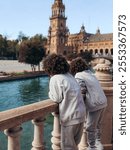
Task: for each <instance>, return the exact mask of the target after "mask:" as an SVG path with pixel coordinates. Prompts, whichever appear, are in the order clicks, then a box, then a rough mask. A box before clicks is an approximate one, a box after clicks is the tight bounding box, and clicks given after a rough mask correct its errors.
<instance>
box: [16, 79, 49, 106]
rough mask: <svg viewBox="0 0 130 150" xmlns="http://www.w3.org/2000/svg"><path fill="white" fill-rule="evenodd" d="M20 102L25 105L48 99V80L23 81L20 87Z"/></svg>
mask: <svg viewBox="0 0 130 150" xmlns="http://www.w3.org/2000/svg"><path fill="white" fill-rule="evenodd" d="M18 89H19V96H20V100H22V101H23V103H24V105H27V104H31V103H33V102H37V101H41V100H44V99H47V98H48V78H45V79H44V81H43V80H42V78H35V79H33V80H28V81H23V82H21V83H20V84H19V86H18Z"/></svg>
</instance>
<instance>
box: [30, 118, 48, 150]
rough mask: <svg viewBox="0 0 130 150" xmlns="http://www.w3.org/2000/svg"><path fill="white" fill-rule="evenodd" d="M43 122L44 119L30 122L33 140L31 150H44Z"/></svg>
mask: <svg viewBox="0 0 130 150" xmlns="http://www.w3.org/2000/svg"><path fill="white" fill-rule="evenodd" d="M44 121H45V118H43V117H42V118H37V119H34V120H32V123H33V124H34V139H33V142H32V146H33V147H32V150H45V146H44V140H43V139H44Z"/></svg>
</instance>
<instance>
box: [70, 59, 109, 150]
mask: <svg viewBox="0 0 130 150" xmlns="http://www.w3.org/2000/svg"><path fill="white" fill-rule="evenodd" d="M70 71H71V73H72V74H73V75H75V78H76V80H77V81H78V83H79V85H80V86H81V92H82V95H83V98H84V102H85V105H86V117H87V118H86V132H87V142H88V149H87V150H103V145H102V143H101V125H102V120H103V115H104V111H105V108H106V106H107V98H106V96H105V94H104V91H103V89H102V87H101V85H100V83H99V81H98V80H97V78H96V76H95V75H94V74H93V73H92V72H91V71H90V69H89V67H88V65H87V64H86V61H85V60H84V59H82V58H81V57H77V58H76V59H73V60H72V61H71V63H70Z"/></svg>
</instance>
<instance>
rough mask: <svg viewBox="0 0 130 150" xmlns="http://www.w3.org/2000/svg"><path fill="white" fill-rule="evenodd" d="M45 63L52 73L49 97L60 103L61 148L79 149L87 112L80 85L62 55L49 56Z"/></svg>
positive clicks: (47, 70)
mask: <svg viewBox="0 0 130 150" xmlns="http://www.w3.org/2000/svg"><path fill="white" fill-rule="evenodd" d="M43 65H44V69H45V72H46V73H47V74H48V75H50V82H49V98H50V99H51V100H52V101H54V102H56V103H58V104H59V110H58V112H59V117H60V124H61V149H62V150H78V144H79V142H80V139H81V136H82V131H83V125H84V121H85V114H86V110H85V104H84V100H83V97H82V94H81V90H80V86H79V84H78V83H77V81H76V79H75V78H74V77H73V76H72V75H71V74H70V73H69V64H68V62H67V61H66V59H65V57H63V56H62V55H57V54H51V55H49V56H47V57H46V58H45V60H44V63H43Z"/></svg>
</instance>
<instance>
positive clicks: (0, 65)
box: [0, 60, 42, 73]
mask: <svg viewBox="0 0 130 150" xmlns="http://www.w3.org/2000/svg"><path fill="white" fill-rule="evenodd" d="M41 69H42V64H41ZM1 71H2V72H7V73H10V72H23V71H31V66H30V65H28V64H24V63H19V62H18V61H17V60H0V72H1Z"/></svg>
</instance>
